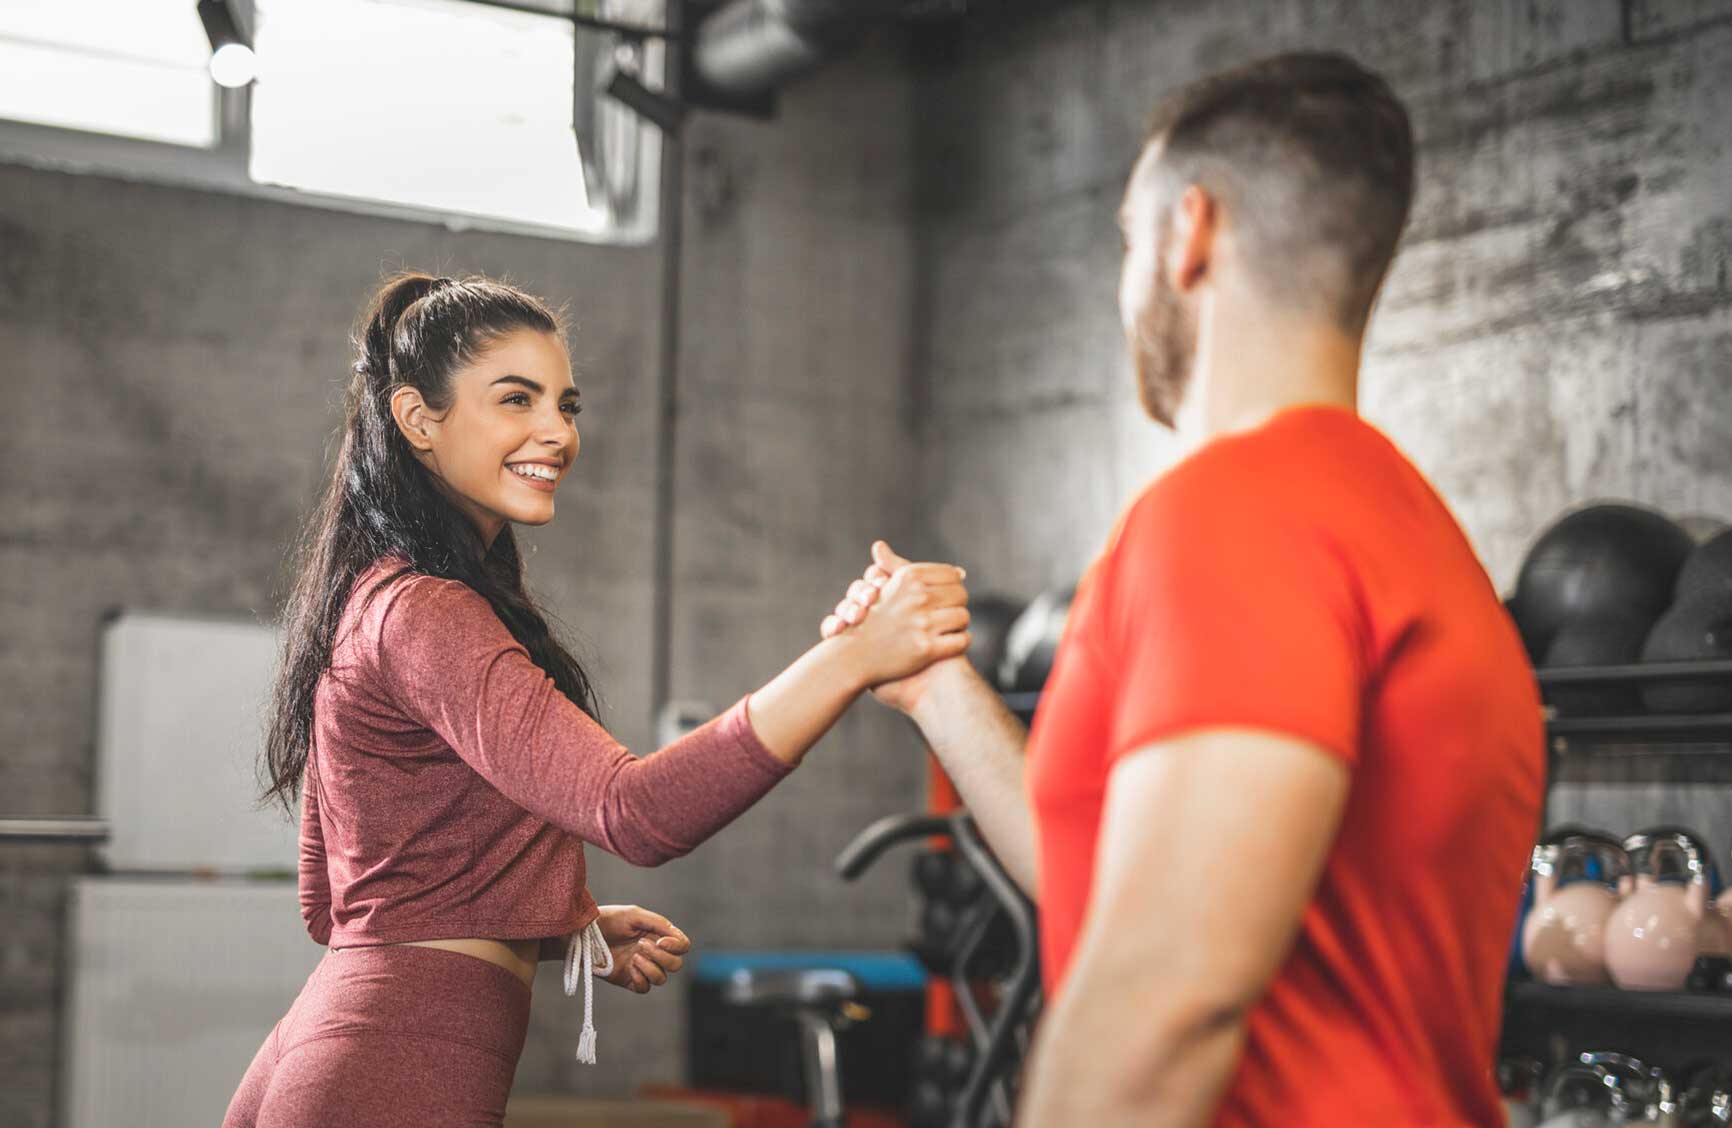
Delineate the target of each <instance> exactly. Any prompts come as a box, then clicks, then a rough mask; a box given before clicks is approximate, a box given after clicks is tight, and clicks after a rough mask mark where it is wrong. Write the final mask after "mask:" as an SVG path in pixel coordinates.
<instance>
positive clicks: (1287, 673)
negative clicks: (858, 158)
mask: <svg viewBox="0 0 1732 1128" xmlns="http://www.w3.org/2000/svg"><path fill="white" fill-rule="evenodd" d="M1412 189H1413V152H1412V140H1411V134H1410V130H1409V125H1408V119H1407V115H1406V112H1405V111H1404V110H1403V108H1402V106H1401V104H1400V103H1399V101H1397V99H1396V98H1395V96H1394V95H1393V94H1392V93H1391V92H1390V90H1389V88H1388V87H1387V86H1386V85H1385V84H1384V83H1383V81H1382V80H1381V79H1379V78H1378V77H1377V76H1375V75H1373V74H1371V73H1369V72H1367V71H1365V70H1364V69H1362V68H1361V67H1359V66H1358V65H1356V64H1355V63H1353V62H1352V61H1350V60H1348V59H1346V58H1344V57H1341V56H1339V55H1328V54H1298V55H1287V56H1282V57H1278V58H1272V59H1268V60H1266V61H1263V62H1260V63H1257V64H1254V65H1252V66H1248V67H1245V68H1243V69H1241V70H1237V71H1234V72H1231V73H1226V74H1221V75H1217V76H1214V77H1211V78H1207V79H1204V80H1202V81H1200V82H1197V83H1195V84H1192V85H1190V86H1187V87H1185V88H1184V89H1181V90H1179V91H1178V92H1176V93H1175V94H1173V95H1171V96H1170V97H1169V98H1168V99H1167V100H1166V101H1165V102H1164V103H1163V105H1162V106H1161V107H1160V109H1159V112H1158V113H1157V115H1156V120H1155V123H1154V126H1153V128H1152V130H1151V133H1150V137H1149V140H1148V143H1147V145H1146V147H1145V148H1144V150H1143V152H1142V154H1141V157H1140V159H1139V160H1138V161H1137V164H1136V168H1135V171H1134V172H1133V173H1132V175H1131V179H1130V183H1129V185H1128V187H1127V189H1126V193H1125V197H1124V203H1123V208H1122V212H1121V216H1120V219H1121V225H1122V226H1123V228H1124V236H1125V257H1124V266H1123V272H1122V276H1121V280H1120V290H1119V300H1120V307H1121V312H1122V315H1123V322H1124V329H1125V335H1126V339H1127V341H1128V343H1129V346H1130V350H1131V354H1132V356H1133V358H1134V360H1135V367H1136V373H1137V382H1138V387H1139V391H1140V394H1141V399H1142V402H1143V405H1144V406H1145V408H1146V409H1147V410H1148V412H1149V414H1150V415H1152V416H1153V417H1154V418H1155V419H1156V420H1158V421H1160V422H1161V423H1163V424H1166V425H1168V426H1172V427H1174V428H1175V429H1176V431H1177V432H1178V435H1179V436H1180V438H1181V440H1182V442H1183V443H1184V446H1185V449H1186V450H1187V451H1188V453H1187V455H1186V457H1185V458H1184V459H1183V460H1182V461H1181V462H1180V463H1179V464H1178V465H1176V466H1175V467H1173V468H1172V469H1171V470H1170V471H1168V472H1166V473H1165V474H1163V475H1161V476H1160V477H1159V478H1158V479H1157V480H1156V481H1154V482H1153V483H1152V484H1151V485H1149V486H1148V487H1147V488H1146V489H1145V490H1144V491H1143V493H1142V494H1141V495H1140V496H1139V497H1138V498H1136V499H1135V500H1134V501H1133V503H1132V504H1131V505H1130V507H1129V508H1128V509H1127V510H1126V512H1125V513H1124V515H1123V516H1122V518H1121V519H1120V521H1119V524H1118V526H1117V528H1116V529H1115V531H1114V532H1113V534H1112V536H1111V538H1110V539H1109V541H1108V544H1107V546H1106V548H1105V550H1104V551H1103V552H1102V554H1101V555H1100V557H1099V558H1098V559H1097V560H1096V562H1095V563H1094V565H1093V566H1092V567H1091V568H1090V569H1089V571H1088V574H1087V575H1086V576H1085V577H1084V579H1083V582H1082V584H1081V587H1080V588H1079V590H1078V593H1077V595H1076V598H1075V601H1074V603H1073V605H1072V609H1071V617H1070V621H1069V624H1068V626H1067V629H1066V634H1065V637H1064V640H1063V643H1062V645H1061V646H1060V648H1059V651H1058V655H1057V658H1056V660H1055V664H1054V668H1053V672H1052V676H1051V678H1050V679H1049V681H1048V682H1047V685H1046V689H1045V693H1044V695H1043V699H1042V702H1041V706H1040V710H1039V712H1038V714H1037V715H1036V718H1035V722H1034V727H1033V731H1032V733H1031V734H1029V735H1028V737H1027V748H1026V760H1025V750H1024V744H1023V741H1024V734H1023V732H1022V730H1021V727H1020V726H1019V725H1018V724H1017V723H1016V722H1015V720H1014V719H1013V718H1011V717H1010V716H1009V715H1008V714H1007V713H1006V712H1005V711H1004V709H1003V706H1002V704H1001V703H1000V702H999V701H998V699H997V697H996V695H995V694H994V693H993V692H992V690H991V689H990V688H989V687H988V686H987V685H986V684H985V683H984V682H982V681H981V680H980V679H979V678H978V677H976V676H975V675H974V674H973V672H972V670H971V669H970V668H969V667H968V666H967V665H966V664H965V663H964V662H962V661H961V660H954V661H951V662H947V663H943V664H941V665H939V666H935V667H933V668H931V669H930V670H928V671H927V672H926V673H925V674H922V675H920V676H918V677H916V678H913V679H909V680H907V681H903V682H899V683H895V684H892V685H889V686H885V687H882V688H881V689H880V691H879V695H880V696H881V697H882V698H883V699H884V700H886V701H888V702H889V703H891V704H893V705H895V706H897V707H900V708H902V709H904V710H906V711H907V712H909V713H910V715H911V716H913V717H914V719H915V720H916V721H917V722H918V723H919V724H920V726H921V728H922V730H923V731H924V733H925V735H926V738H927V740H928V741H929V743H930V744H931V745H932V747H933V749H934V751H935V752H936V753H937V754H938V756H939V757H940V760H941V762H942V763H943V764H944V765H945V767H946V769H947V770H948V771H949V773H950V775H951V777H952V778H953V779H954V781H955V782H956V784H957V786H958V788H959V789H960V791H961V793H962V795H963V798H964V800H965V801H966V802H967V803H968V804H969V806H970V808H971V809H972V810H973V812H974V814H975V816H976V818H977V819H978V820H979V822H980V823H981V825H982V827H983V829H984V830H985V832H986V834H987V836H988V838H989V840H990V841H991V842H992V844H993V846H994V847H995V849H996V850H997V851H998V853H999V855H1000V858H1001V859H1002V860H1003V861H1004V863H1005V865H1006V866H1007V868H1008V869H1010V871H1011V872H1012V873H1013V875H1014V876H1015V877H1016V878H1017V880H1019V881H1020V882H1021V883H1022V884H1023V885H1024V886H1025V888H1028V889H1029V890H1030V891H1031V892H1034V891H1035V889H1036V875H1037V874H1038V898H1037V899H1038V901H1039V904H1040V909H1041V930H1042V936H1041V943H1042V957H1043V962H1044V972H1045V977H1046V986H1047V999H1048V1006H1047V1011H1046V1014H1045V1016H1044V1019H1043V1024H1042V1029H1041V1034H1040V1037H1039V1039H1038V1041H1037V1045H1036V1047H1035V1051H1034V1054H1033V1056H1032V1059H1031V1064H1030V1072H1029V1077H1028V1083H1027V1087H1026V1089H1025V1092H1024V1097H1023V1101H1022V1107H1021V1122H1022V1123H1023V1124H1025V1125H1028V1126H1031V1128H1073V1126H1076V1125H1089V1126H1091V1128H1106V1126H1112V1125H1132V1124H1135V1125H1138V1126H1139V1128H1147V1126H1150V1125H1203V1124H1216V1125H1225V1126H1233V1128H1240V1126H1268V1128H1274V1126H1281V1128H1293V1126H1308V1125H1318V1126H1322V1125H1328V1126H1330V1128H1342V1126H1353V1128H1402V1126H1408V1125H1412V1126H1418V1125H1428V1126H1452V1128H1453V1126H1464V1125H1474V1126H1487V1128H1490V1126H1494V1125H1501V1124H1502V1123H1503V1119H1502V1114H1501V1111H1500V1108H1499V1105H1498V1099H1497V1090H1496V1087H1495V1085H1494V1083H1493V1079H1492V1066H1493V1061H1492V1058H1493V1054H1494V1052H1495V1047H1496V1042H1497V1036H1498V1027H1499V1020H1500V1008H1501V989H1502V980H1503V969H1504V960H1505V953H1506V951H1507V945H1508V942H1509V936H1510V932H1511V930H1512V928H1513V926H1514V922H1515V915H1516V908H1517V900H1518V898H1519V893H1520V886H1521V881H1522V876H1523V872H1524V868H1525V864H1526V860H1527V855H1528V850H1529V847H1530V845H1531V843H1532V841H1533V835H1534V831H1535V828H1536V823H1537V820H1538V818H1539V813H1540V798H1541V789H1542V786H1543V773H1544V738H1543V732H1542V725H1541V719H1540V705H1539V701H1538V698H1537V695H1536V691H1535V687H1534V682H1533V678H1532V675H1531V673H1530V672H1529V669H1528V666H1527V662H1526V659H1525V657H1524V655H1523V652H1522V647H1521V642H1520V640H1519V639H1518V637H1517V635H1516V632H1515V629H1514V627H1513V625H1512V624H1511V623H1510V621H1509V620H1508V618H1507V616H1506V615H1505V614H1504V612H1503V610H1502V608H1501V607H1500V605H1499V603H1498V599H1497V596H1496V593H1495V592H1494V591H1493V589H1492V586H1491V584H1490V582H1489V581H1488V579H1487V577H1486V574H1485V572H1484V570H1483V568H1482V567H1481V565H1480V563H1479V562H1478V560H1477V559H1476V558H1475V556H1474V553H1473V550H1472V549H1471V547H1470V546H1469V544H1468V543H1467V540H1466V539H1465V537H1464V536H1463V535H1462V533H1461V531H1460V529H1459V528H1458V526H1457V525H1456V523H1455V521H1454V519H1453V518H1452V517H1451V516H1450V514H1449V512H1448V510H1447V509H1446V508H1445V507H1444V505H1443V503H1442V502H1441V501H1440V500H1439V499H1438V498H1437V496H1436V495H1435V494H1434V493H1433V491H1432V490H1431V489H1430V487H1429V486H1428V485H1427V483H1426V482H1425V480H1424V479H1423V478H1422V477H1421V476H1420V474H1419V473H1418V472H1417V471H1416V470H1415V469H1414V468H1413V467H1412V465H1411V464H1410V463H1409V462H1408V461H1407V460H1406V458H1405V457H1403V456H1402V455H1401V454H1400V452H1399V451H1397V450H1396V449H1395V447H1393V446H1392V445H1391V444H1390V443H1389V441H1388V440H1387V439H1385V438H1384V437H1383V436H1382V435H1381V434H1380V433H1378V432H1377V431H1376V430H1374V429H1373V428H1371V427H1370V426H1368V425H1367V424H1365V423H1364V422H1362V421H1361V420H1360V419H1359V417H1358V415H1357V414H1356V403H1357V385H1358V370H1359V361H1360V352H1361V347H1362V342H1363V337H1364V331H1365V325H1366V322H1367V320H1368V318H1369V316H1370V313H1371V308H1372V303H1373V300H1374V299H1375V297H1376V294H1377V290H1378V288H1379V286H1380V285H1381V283H1382V280H1383V278H1384V276H1385V274H1386V272H1387V270H1388V267H1389V263H1390V260H1391V258H1392V257H1393V255H1394V252H1395V247H1396V242H1397V240H1398V238H1399V236H1400V232H1401V229H1402V226H1403V225H1404V223H1405V222H1406V217H1407V212H1408V207H1409V203H1410V200H1411V196H1412ZM874 556H875V563H874V565H873V567H872V568H870V569H868V572H867V577H866V581H857V582H856V583H855V584H854V585H853V586H852V587H851V588H850V593H849V598H848V599H845V600H844V601H843V602H842V603H841V604H839V605H838V607H837V609H836V613H835V615H833V616H831V617H830V618H828V619H827V620H826V621H825V625H824V630H825V632H826V633H833V632H834V631H836V630H840V629H846V625H847V624H849V623H853V622H858V621H859V620H860V619H861V617H862V616H863V615H865V614H869V611H868V608H869V607H870V606H871V603H872V601H873V598H874V595H875V587H874V585H875V584H877V583H880V582H882V580H883V579H884V577H885V576H886V575H887V574H888V573H889V572H891V571H893V570H894V569H895V568H897V567H899V566H900V565H901V564H903V563H904V561H902V560H901V558H899V557H896V556H895V555H894V554H892V553H891V552H890V551H889V549H888V547H887V546H885V545H883V544H882V543H880V544H878V545H875V546H874ZM1025 762H1026V765H1027V772H1026V777H1025V773H1024V764H1025Z"/></svg>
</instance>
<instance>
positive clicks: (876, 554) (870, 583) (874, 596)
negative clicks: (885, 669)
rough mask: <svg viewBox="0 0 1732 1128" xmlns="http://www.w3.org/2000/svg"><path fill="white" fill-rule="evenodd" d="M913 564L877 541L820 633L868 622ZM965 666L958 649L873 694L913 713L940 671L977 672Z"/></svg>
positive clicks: (884, 684) (834, 632)
mask: <svg viewBox="0 0 1732 1128" xmlns="http://www.w3.org/2000/svg"><path fill="white" fill-rule="evenodd" d="M912 566H913V565H911V564H910V563H909V561H908V560H906V559H905V558H903V557H901V556H898V555H897V554H896V553H895V552H893V551H891V548H890V546H889V545H888V544H886V543H885V542H884V541H874V542H873V544H872V563H871V564H870V565H869V566H868V567H867V569H866V573H865V575H863V576H862V577H861V578H860V579H858V580H855V581H854V582H853V583H852V584H850V585H848V594H847V595H845V596H843V598H842V602H840V603H838V604H837V605H836V609H835V610H834V611H833V612H831V613H830V614H829V615H826V616H825V617H824V621H823V623H821V624H820V625H819V627H818V633H819V634H820V635H822V636H823V637H825V638H833V637H835V636H836V635H839V634H841V633H842V632H843V631H847V630H849V629H851V628H854V627H857V626H858V625H859V624H861V623H864V622H866V621H867V620H868V618H869V617H871V611H872V607H873V605H874V604H876V603H878V602H879V600H880V598H881V593H882V592H884V591H886V590H888V588H889V584H890V581H891V579H892V577H894V576H895V575H896V573H897V572H898V571H899V570H900V569H903V568H908V567H912ZM964 637H966V636H964ZM967 648H968V647H967V643H964V644H963V651H966V650H967ZM963 667H968V659H967V657H966V656H965V655H964V653H962V652H958V653H956V654H954V655H951V656H949V657H946V658H943V659H941V660H940V661H938V662H935V663H933V664H931V665H929V666H925V667H923V668H921V669H919V670H916V671H915V672H914V673H912V674H909V675H908V676H906V677H902V678H897V679H894V680H892V681H886V682H881V683H879V684H878V685H875V686H873V687H872V696H874V697H876V698H877V699H878V700H879V701H881V702H883V703H884V704H886V705H888V706H890V707H891V708H892V709H897V710H900V711H901V712H904V713H912V712H913V711H914V709H915V707H916V706H917V705H919V703H920V700H921V698H923V697H924V696H925V695H926V691H927V689H928V687H929V686H930V684H931V682H932V681H933V679H934V677H935V676H936V675H938V674H939V673H940V672H944V671H948V670H950V669H952V668H954V669H956V670H957V672H959V673H962V674H967V673H972V672H973V670H972V667H968V668H966V669H964V668H963Z"/></svg>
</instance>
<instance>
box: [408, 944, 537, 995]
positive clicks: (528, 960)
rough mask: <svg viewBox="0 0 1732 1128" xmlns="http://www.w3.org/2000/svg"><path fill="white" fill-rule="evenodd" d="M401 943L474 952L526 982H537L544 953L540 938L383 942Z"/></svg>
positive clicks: (477, 957) (476, 955)
mask: <svg viewBox="0 0 1732 1128" xmlns="http://www.w3.org/2000/svg"><path fill="white" fill-rule="evenodd" d="M394 946H400V947H405V948H441V949H443V950H445V951H447V952H457V953H459V954H461V955H465V956H473V957H475V958H476V959H478V960H486V961H487V962H488V963H490V964H497V965H498V966H500V967H502V968H504V969H505V970H506V971H509V972H510V973H511V974H513V975H515V976H517V978H519V979H521V980H523V982H524V985H525V986H530V987H533V986H534V985H535V965H536V963H537V962H539V960H540V956H541V941H540V940H483V939H478V938H477V939H471V938H464V939H459V940H405V941H403V942H402V944H401V945H390V944H381V945H380V947H382V948H388V947H394Z"/></svg>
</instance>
